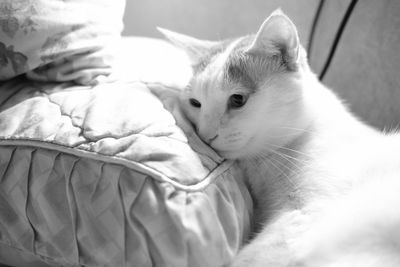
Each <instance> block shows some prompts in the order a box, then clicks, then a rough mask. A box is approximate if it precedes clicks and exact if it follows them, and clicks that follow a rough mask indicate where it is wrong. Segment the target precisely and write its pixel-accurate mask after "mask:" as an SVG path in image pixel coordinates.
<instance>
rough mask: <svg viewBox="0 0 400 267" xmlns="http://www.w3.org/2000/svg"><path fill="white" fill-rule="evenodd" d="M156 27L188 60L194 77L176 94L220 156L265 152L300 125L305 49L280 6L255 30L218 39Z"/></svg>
mask: <svg viewBox="0 0 400 267" xmlns="http://www.w3.org/2000/svg"><path fill="white" fill-rule="evenodd" d="M161 31H162V32H163V34H164V35H165V36H166V37H167V38H168V39H169V40H170V41H171V42H172V43H174V44H175V45H176V46H178V47H180V48H182V49H184V50H185V51H186V53H187V55H188V56H189V58H190V60H191V63H192V67H193V78H192V80H191V82H190V84H189V85H188V86H187V88H186V89H185V90H184V92H183V94H182V96H181V104H182V108H183V110H184V112H185V113H186V115H187V117H188V118H189V119H190V120H191V122H192V123H193V124H194V126H195V127H196V129H197V132H198V134H199V136H200V137H201V138H202V139H203V140H204V141H205V142H206V143H208V144H209V145H210V146H211V147H213V148H214V149H215V150H216V151H217V152H218V153H219V154H220V155H221V156H223V157H225V158H243V157H253V156H257V155H261V154H264V153H268V150H271V149H275V148H276V147H275V146H281V145H284V144H285V143H287V142H290V140H291V139H293V138H294V137H295V136H296V134H298V133H299V129H301V128H304V123H305V122H304V118H303V117H304V116H303V113H304V112H303V110H304V107H303V103H302V93H303V92H302V88H301V87H302V86H301V81H302V73H303V72H304V70H305V69H307V62H306V57H305V52H304V49H303V48H302V47H301V45H300V42H299V37H298V34H297V30H296V27H295V26H294V24H293V23H292V22H291V20H290V19H289V18H288V17H287V16H286V15H285V14H283V13H282V12H281V11H280V10H278V11H275V12H274V13H272V14H271V15H270V16H269V17H268V18H267V19H266V20H265V21H264V23H263V24H262V25H261V27H260V29H259V30H258V32H257V33H256V34H255V35H250V36H245V37H241V38H237V39H233V40H227V41H222V42H212V41H204V40H198V39H195V38H192V37H189V36H186V35H182V34H178V33H175V32H171V31H167V30H162V29H161Z"/></svg>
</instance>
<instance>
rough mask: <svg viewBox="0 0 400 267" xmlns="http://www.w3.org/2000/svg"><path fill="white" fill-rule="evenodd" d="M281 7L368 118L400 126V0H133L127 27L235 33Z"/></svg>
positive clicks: (341, 91) (329, 81)
mask: <svg viewBox="0 0 400 267" xmlns="http://www.w3.org/2000/svg"><path fill="white" fill-rule="evenodd" d="M279 7H280V8H282V10H283V11H284V12H285V13H286V14H287V15H288V16H289V17H290V18H291V19H292V20H293V22H294V23H295V24H296V25H297V27H298V31H299V35H300V40H301V43H302V44H303V46H304V47H305V48H306V49H307V51H308V56H309V61H310V65H311V67H312V69H313V70H314V71H315V72H316V74H317V75H318V76H319V77H320V79H321V81H322V82H323V83H325V84H326V85H328V86H329V87H331V88H333V89H334V90H335V91H336V93H337V94H338V95H339V96H340V97H341V98H342V99H344V101H345V102H346V103H347V104H348V105H349V106H350V108H351V110H352V111H353V112H354V113H355V114H356V115H357V116H359V117H360V118H361V119H362V120H364V121H365V122H367V123H369V124H370V125H372V126H375V127H376V128H378V129H393V128H396V127H399V125H400V53H399V52H398V51H399V50H400V1H399V0H380V1H376V0H358V1H357V0H335V1H328V0H302V1H295V0H280V1H278V0H218V1H215V0H202V1H195V0H146V1H142V0H128V1H127V6H126V11H125V16H124V23H125V29H124V31H123V35H124V36H146V37H154V38H162V36H161V34H160V33H158V32H157V30H156V27H157V26H160V27H163V28H167V29H170V30H173V31H176V32H180V33H184V34H188V35H191V36H194V37H197V38H200V39H210V40H221V39H225V38H231V37H238V36H242V35H247V34H250V33H255V32H256V31H257V30H258V27H259V26H260V25H261V23H262V22H263V21H264V19H265V18H266V17H267V16H268V15H269V14H270V13H271V12H272V11H273V10H275V9H276V8H279Z"/></svg>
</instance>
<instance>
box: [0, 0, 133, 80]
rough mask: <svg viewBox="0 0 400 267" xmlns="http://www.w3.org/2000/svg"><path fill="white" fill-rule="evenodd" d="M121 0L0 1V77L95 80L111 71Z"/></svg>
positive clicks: (120, 16)
mask: <svg viewBox="0 0 400 267" xmlns="http://www.w3.org/2000/svg"><path fill="white" fill-rule="evenodd" d="M124 4H125V1H124V0H116V1H107V0H62V1H46V0H3V1H1V2H0V81H1V80H8V79H10V78H13V77H15V76H17V75H20V74H27V76H28V77H29V78H31V79H34V80H41V81H75V82H78V83H81V84H88V83H93V82H94V81H96V78H100V77H104V76H108V75H109V74H110V73H111V66H112V60H113V56H112V54H113V53H111V52H112V51H113V47H115V45H116V44H117V43H118V41H119V39H120V32H121V30H122V15H123V11H124Z"/></svg>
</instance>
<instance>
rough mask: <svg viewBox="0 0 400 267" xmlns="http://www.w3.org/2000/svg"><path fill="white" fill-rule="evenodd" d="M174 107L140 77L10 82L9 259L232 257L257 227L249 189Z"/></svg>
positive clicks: (201, 262) (4, 143)
mask: <svg viewBox="0 0 400 267" xmlns="http://www.w3.org/2000/svg"><path fill="white" fill-rule="evenodd" d="M152 87H153V90H154V88H156V87H155V86H152ZM157 90H158V91H160V86H158V87H157ZM157 90H156V91H157ZM160 98H161V99H163V100H164V105H165V107H166V108H167V109H169V110H171V111H174V101H173V99H174V98H173V97H172V98H171V97H162V96H161V95H160ZM164 105H163V103H162V102H160V100H159V99H158V98H157V97H156V96H154V95H153V94H151V93H150V91H149V89H148V86H146V85H145V84H143V83H138V82H132V83H122V82H115V83H105V84H101V85H97V86H92V87H91V86H77V85H73V84H69V83H64V84H48V83H41V82H32V81H28V80H26V79H24V78H17V79H14V80H12V81H9V82H7V83H5V84H3V85H2V86H0V262H2V263H8V264H14V265H15V266H47V265H43V263H44V262H45V263H47V264H48V265H50V266H174V267H175V266H191V267H195V266H223V265H224V264H227V263H229V261H230V260H231V259H232V257H233V256H234V254H235V253H236V252H237V250H238V249H239V247H240V245H241V244H242V242H243V241H244V240H245V239H246V237H247V235H248V232H249V225H250V211H251V210H252V207H251V200H250V197H249V193H248V191H247V190H246V187H245V186H244V184H243V182H242V181H241V177H240V172H239V171H238V170H236V168H235V166H234V165H232V163H231V162H223V161H222V159H221V158H219V157H218V155H216V154H215V153H214V152H213V151H211V150H210V149H209V148H208V147H206V146H205V145H204V144H202V143H201V141H200V140H199V139H198V138H196V136H195V135H194V132H193V131H192V132H190V131H189V132H188V131H187V130H188V129H189V128H190V127H189V126H190V125H189V124H187V122H185V121H184V119H183V118H182V121H180V122H178V124H179V125H186V127H189V128H186V129H185V128H184V130H185V131H187V132H188V134H185V133H184V132H183V131H182V130H181V129H180V128H179V127H177V125H176V122H175V119H174V117H173V116H172V115H171V113H169V112H168V111H167V110H166V109H165V108H164ZM175 112H176V111H175ZM178 120H181V119H179V117H178ZM186 136H188V138H189V140H188V139H187V137H186ZM188 142H190V143H192V146H193V147H194V149H195V150H196V151H194V150H192V149H191V147H190V146H189V144H188ZM16 255H17V256H18V258H16V257H15V256H16ZM15 261H17V262H15Z"/></svg>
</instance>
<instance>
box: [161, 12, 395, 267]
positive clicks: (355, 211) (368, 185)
mask: <svg viewBox="0 0 400 267" xmlns="http://www.w3.org/2000/svg"><path fill="white" fill-rule="evenodd" d="M160 30H161V31H162V33H163V34H164V35H165V36H166V37H167V38H168V39H169V40H170V41H171V42H172V43H173V44H175V45H176V46H178V47H179V48H181V49H183V50H185V52H186V53H187V55H188V57H189V59H190V62H191V65H192V69H193V77H192V79H191V81H190V83H189V85H188V86H187V87H186V88H185V90H183V92H182V94H181V96H180V101H181V108H182V109H183V111H184V113H185V114H186V116H187V117H188V119H189V120H190V121H191V122H192V124H193V125H194V127H195V129H196V131H197V133H198V135H199V136H200V137H201V139H202V140H204V142H206V143H207V144H208V145H209V146H211V147H212V148H213V149H214V150H215V151H216V152H217V153H218V154H219V155H221V156H223V157H224V158H226V159H233V160H235V161H236V162H237V166H239V168H240V169H241V170H242V171H243V173H244V176H245V179H246V183H247V185H248V187H249V189H250V191H251V193H252V196H253V198H254V205H255V210H254V212H255V213H254V214H255V221H256V225H257V227H256V233H255V236H254V237H253V238H252V239H251V240H250V241H249V242H248V243H247V244H245V245H244V247H243V248H242V249H241V250H240V251H239V253H238V255H237V256H236V257H235V258H234V259H233V262H232V263H231V264H230V266H232V267H239V266H251V267H257V266H263V267H265V266H267V267H269V266H274V267H277V266H307V267H314V266H335V267H344V266H349V267H350V266H352V267H354V266H400V136H399V135H398V134H396V133H385V134H384V133H381V132H379V131H377V130H375V129H373V128H371V127H370V126H368V125H366V124H365V123H363V122H362V121H361V120H360V119H358V118H357V117H356V116H355V115H353V114H352V113H351V112H350V111H349V109H348V108H347V107H346V106H345V105H344V104H343V103H342V101H341V100H340V99H339V98H338V97H337V96H336V95H335V94H334V93H333V92H332V91H331V90H330V89H328V88H326V87H325V86H324V85H323V84H322V83H321V82H320V81H319V80H318V78H317V77H316V75H315V74H314V73H313V72H312V71H311V70H310V67H309V65H308V62H307V55H306V52H305V49H304V48H303V47H302V46H301V44H300V41H299V36H298V33H297V29H296V27H295V25H294V24H293V22H292V21H291V20H290V19H289V18H288V17H287V16H286V15H285V14H284V13H283V12H282V11H281V10H276V11H274V12H273V13H272V14H271V15H270V16H269V17H268V18H267V19H266V20H265V21H264V23H263V24H262V25H261V27H260V28H259V30H258V32H257V33H256V34H255V35H249V36H244V37H240V38H236V39H232V40H226V41H221V42H213V41H205V40H199V39H196V38H193V37H190V36H186V35H183V34H179V33H175V32H172V31H168V30H164V29H160Z"/></svg>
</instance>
